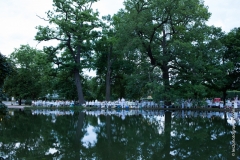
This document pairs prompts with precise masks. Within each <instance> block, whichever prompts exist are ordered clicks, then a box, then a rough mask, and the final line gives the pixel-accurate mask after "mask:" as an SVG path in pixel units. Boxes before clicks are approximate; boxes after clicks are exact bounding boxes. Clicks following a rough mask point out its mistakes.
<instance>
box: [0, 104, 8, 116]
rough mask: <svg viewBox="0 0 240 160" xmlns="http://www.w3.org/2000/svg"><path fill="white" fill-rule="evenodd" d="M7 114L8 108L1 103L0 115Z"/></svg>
mask: <svg viewBox="0 0 240 160" xmlns="http://www.w3.org/2000/svg"><path fill="white" fill-rule="evenodd" d="M7 112H8V107H7V106H6V105H5V104H3V103H0V114H6V113H7Z"/></svg>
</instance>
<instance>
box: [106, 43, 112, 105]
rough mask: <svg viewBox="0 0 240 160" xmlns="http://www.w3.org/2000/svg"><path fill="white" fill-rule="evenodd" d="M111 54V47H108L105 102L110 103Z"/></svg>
mask: <svg viewBox="0 0 240 160" xmlns="http://www.w3.org/2000/svg"><path fill="white" fill-rule="evenodd" d="M111 54H112V46H110V51H109V52H108V55H107V74H106V101H110V94H111Z"/></svg>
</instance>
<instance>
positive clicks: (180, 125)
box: [0, 110, 240, 160]
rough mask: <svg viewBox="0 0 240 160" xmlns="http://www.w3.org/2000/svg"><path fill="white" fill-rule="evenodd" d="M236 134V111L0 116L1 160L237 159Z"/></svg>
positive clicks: (239, 139)
mask: <svg viewBox="0 0 240 160" xmlns="http://www.w3.org/2000/svg"><path fill="white" fill-rule="evenodd" d="M239 132H240V114H239V113H238V112H235V113H232V112H210V111H181V110H180V111H174V112H170V111H163V110H82V111H71V110H28V111H27V110H25V111H18V110H15V111H11V112H10V113H9V115H8V116H0V157H2V158H4V159H9V160H15V159H16V160H18V159H19V160H25V159H26V160H38V159H53V160H58V159H59V160H60V159H61V160H68V159H69V160H80V159H82V160H95V159H96V160H148V159H149V160H160V159H166V160H170V159H176V160H178V159H191V160H194V159H199V160H205V159H211V160H212V159H227V160H229V159H230V160H231V159H240V146H239V144H240V134H239ZM0 159H1V158H0Z"/></svg>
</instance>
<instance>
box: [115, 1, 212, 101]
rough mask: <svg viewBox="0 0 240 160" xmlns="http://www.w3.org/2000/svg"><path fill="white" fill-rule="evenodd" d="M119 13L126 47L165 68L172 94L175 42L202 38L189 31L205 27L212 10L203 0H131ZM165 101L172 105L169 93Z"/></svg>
mask: <svg viewBox="0 0 240 160" xmlns="http://www.w3.org/2000/svg"><path fill="white" fill-rule="evenodd" d="M118 16H119V18H118V20H119V21H120V22H121V23H120V25H119V26H116V27H117V31H118V34H119V36H120V37H121V39H122V41H124V42H126V43H125V44H126V45H125V46H126V47H128V48H131V49H132V51H135V52H136V51H138V52H140V53H141V54H144V55H146V57H147V61H148V62H149V64H151V65H152V66H153V67H154V68H158V69H160V70H161V72H162V73H161V77H162V82H163V86H164V92H165V93H168V92H169V91H170V89H171V84H172V82H171V81H172V80H173V78H174V77H173V76H172V74H171V70H172V69H173V68H172V64H173V61H174V60H175V59H176V56H175V55H176V52H177V48H175V45H174V42H177V41H181V39H185V40H188V44H189V45H192V46H193V43H194V42H195V41H198V39H197V38H198V37H197V36H196V37H195V36H194V35H191V36H189V34H188V33H190V32H192V31H193V30H195V33H196V31H197V30H201V26H203V25H204V23H205V21H207V20H208V18H209V16H210V13H208V11H207V7H205V6H204V4H203V1H200V0H197V1H196V0H190V1H189V0H180V1H174V0H170V1H169V0H160V1H159V0H153V1H142V0H138V1H135V0H127V1H125V10H121V11H120V12H119V13H118ZM164 100H165V103H166V105H170V97H168V96H167V95H165V96H164Z"/></svg>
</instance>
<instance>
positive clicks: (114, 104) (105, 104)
mask: <svg viewBox="0 0 240 160" xmlns="http://www.w3.org/2000/svg"><path fill="white" fill-rule="evenodd" d="M84 106H85V107H98V108H110V107H111V108H141V107H158V104H157V103H155V102H153V101H128V100H125V99H124V98H121V99H120V98H119V99H118V100H116V101H98V100H93V101H87V102H86V103H85V104H84Z"/></svg>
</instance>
